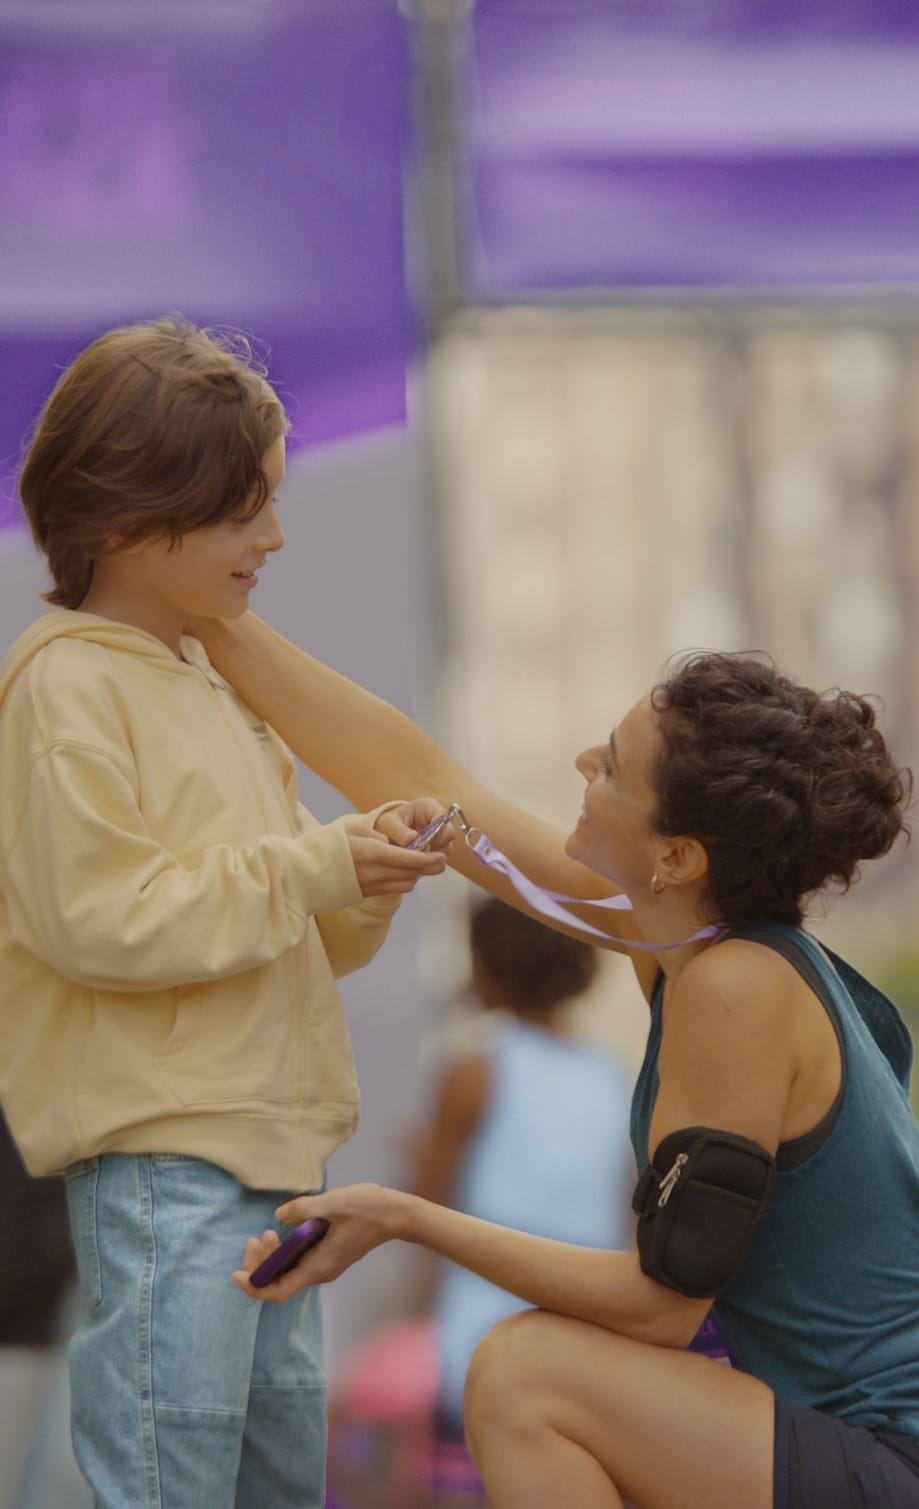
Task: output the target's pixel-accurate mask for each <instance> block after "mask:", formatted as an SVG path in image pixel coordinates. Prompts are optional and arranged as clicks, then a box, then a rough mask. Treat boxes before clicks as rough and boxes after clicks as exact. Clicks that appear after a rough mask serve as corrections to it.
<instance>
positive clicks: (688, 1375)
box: [467, 1311, 774, 1509]
mask: <svg viewBox="0 0 919 1509" xmlns="http://www.w3.org/2000/svg"><path fill="white" fill-rule="evenodd" d="M467 1429H468V1430H469V1434H470V1439H471V1442H472V1445H473V1448H474V1450H475V1454H476V1456H477V1458H478V1460H479V1465H480V1467H481V1469H482V1472H483V1476H484V1479H485V1484H486V1488H490V1487H491V1483H490V1477H491V1476H493V1475H495V1474H500V1475H501V1476H502V1478H503V1479H504V1480H505V1481H509V1477H508V1467H507V1453H508V1452H510V1453H514V1452H517V1451H520V1452H521V1453H527V1454H528V1456H529V1460H530V1461H531V1462H536V1461H537V1459H538V1457H539V1451H538V1450H537V1451H536V1452H535V1453H534V1442H535V1441H537V1440H538V1439H539V1438H540V1436H542V1439H543V1441H545V1439H546V1438H549V1439H551V1440H555V1441H556V1442H558V1443H559V1451H560V1452H561V1453H562V1454H564V1452H565V1451H567V1450H568V1449H569V1447H572V1446H573V1447H574V1448H576V1449H579V1450H580V1452H582V1453H584V1454H586V1456H587V1457H589V1458H592V1459H593V1460H594V1461H595V1462H596V1463H598V1464H599V1467H600V1469H601V1470H602V1473H603V1474H605V1476H606V1478H607V1479H608V1480H609V1481H610V1482H611V1483H612V1484H614V1485H615V1488H616V1489H617V1491H618V1493H619V1495H620V1496H621V1498H622V1499H624V1500H631V1501H634V1502H635V1503H636V1504H639V1505H640V1506H641V1509H715V1506H718V1505H726V1506H731V1509H735V1506H739V1505H743V1509H772V1502H773V1486H772V1485H773V1445H774V1396H773V1394H772V1391H771V1390H770V1389H768V1388H767V1387H766V1386H765V1385H764V1384H762V1383H760V1382H759V1381H758V1380H757V1379H754V1378H751V1377H750V1376H749V1375H747V1374H745V1373H740V1372H737V1371H734V1370H732V1369H730V1368H727V1367H724V1366H723V1365H721V1364H720V1363H718V1362H714V1361H712V1360H711V1359H710V1358H707V1357H703V1356H699V1355H698V1354H695V1353H691V1352H682V1351H677V1350H673V1349H670V1348H666V1347H655V1346H649V1345H646V1344H644V1343H642V1342H638V1341H632V1340H630V1339H629V1338H627V1337H622V1336H617V1335H616V1334H614V1333H612V1332H609V1331H605V1330H602V1329H601V1328H599V1327H597V1326H591V1325H588V1324H587V1323H585V1322H583V1321H577V1320H570V1319H567V1318H565V1317H563V1316H557V1315H550V1314H547V1313H545V1312H541V1311H535V1312H531V1313H529V1314H524V1315H521V1316H515V1317H513V1318H512V1319H510V1320H508V1321H504V1322H502V1324H501V1325H499V1326H497V1327H496V1328H495V1330H494V1331H493V1332H492V1333H491V1334H490V1336H488V1337H487V1338H486V1340H485V1342H484V1343H483V1344H482V1346H481V1347H480V1349H479V1351H478V1352H477V1353H476V1356H475V1358H474V1359H473V1364H472V1367H471V1368H470V1372H469V1380H468V1385H467ZM544 1456H545V1462H546V1468H545V1471H543V1472H542V1473H541V1476H540V1475H537V1474H534V1482H535V1487H534V1489H533V1490H531V1493H530V1497H529V1500H527V1502H530V1503H531V1504H532V1509H541V1506H542V1502H543V1500H541V1499H540V1498H539V1493H540V1491H542V1490H541V1488H540V1483H545V1485H546V1492H547V1494H549V1493H550V1492H551V1490H550V1489H549V1486H548V1485H549V1482H550V1478H551V1460H550V1458H551V1448H550V1449H549V1451H547V1452H545V1453H544ZM564 1470H565V1469H564V1467H562V1466H561V1464H560V1467H559V1471H560V1475H561V1474H563V1473H564ZM534 1492H535V1494H536V1496H535V1497H534V1496H533V1494H534ZM512 1501H513V1498H512V1495H509V1496H508V1498H507V1502H512ZM521 1501H523V1500H521ZM603 1501H604V1500H603V1498H602V1496H600V1495H598V1497H597V1500H596V1502H597V1503H598V1504H599V1503H601V1502H603ZM498 1502H499V1503H500V1498H499V1499H498ZM544 1502H545V1503H546V1504H548V1503H549V1497H546V1499H545V1500H544ZM606 1502H611V1503H614V1502H615V1500H613V1499H609V1498H607V1500H606ZM585 1509H586V1506H585Z"/></svg>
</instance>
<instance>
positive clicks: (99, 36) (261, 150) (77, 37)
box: [0, 0, 413, 522]
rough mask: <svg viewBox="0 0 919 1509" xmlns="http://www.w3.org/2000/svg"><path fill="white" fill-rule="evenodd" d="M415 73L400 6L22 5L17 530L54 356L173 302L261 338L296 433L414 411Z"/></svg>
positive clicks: (6, 383) (9, 99)
mask: <svg viewBox="0 0 919 1509" xmlns="http://www.w3.org/2000/svg"><path fill="white" fill-rule="evenodd" d="M408 82H409V55H408V46H407V37H406V23H405V21H404V20H403V19H402V18H401V17H400V15H399V12H398V7H397V5H396V3H395V0H272V3H270V4H267V3H264V4H256V3H254V0H220V3H213V0H182V3H180V4H156V5H148V4H147V3H146V0H115V3H103V4H99V3H91V0H29V3H27V4H22V5H20V4H16V3H13V0H7V3H6V4H5V5H4V6H3V7H2V8H0V391H2V395H3V396H2V400H0V484H2V487H0V491H2V492H3V493H4V494H5V504H6V518H7V520H9V519H10V518H11V517H12V516H13V514H14V505H13V504H12V503H11V501H10V499H11V494H12V480H11V479H12V476H13V475H14V473H15V470H16V466H17V463H18V458H19V454H20V449H21V445H22V441H23V438H24V436H25V434H26V432H27V430H28V428H29V425H30V423H31V421H32V420H33V418H34V416H35V413H36V410H37V408H38V407H39V406H40V404H41V402H42V400H43V398H44V397H45V396H46V394H47V392H48V391H49V389H50V388H51V386H52V384H53V381H54V378H55V375H56V369H59V368H60V367H62V366H64V365H65V364H66V363H67V362H68V361H69V360H70V358H71V357H72V356H73V355H74V354H75V352H76V351H77V350H78V349H79V348H80V347H81V346H83V345H84V344H85V343H86V342H87V341H88V340H89V339H91V338H92V337H93V336H94V335H96V334H98V333H99V332H100V331H101V330H103V329H106V328H108V327H110V326H112V325H116V324H120V323H123V322H127V321H131V320H135V319H141V318H145V317H148V316H151V315H155V314H162V313H167V312H171V311H176V310H178V311H181V313H183V314H185V315H187V316H188V317H189V318H191V319H193V320H195V321H197V322H200V323H208V324H218V325H229V326H233V327H234V328H237V329H243V330H245V331H246V332H247V333H250V334H252V335H254V336H255V337H256V344H257V346H258V347H259V348H260V349H261V350H262V351H263V353H264V354H265V355H266V356H267V361H268V365H269V370H270V374H271V377H272V380H273V381H274V382H275V384H276V386H277V387H278V389H279V391H280V392H281V396H282V398H283V399H284V400H285V402H286V403H287V406H288V409H289V411H290V413H291V418H292V421H293V428H294V433H293V440H294V442H295V443H297V442H300V443H316V442H320V441H325V440H330V439H333V438H335V437H339V436H343V435H347V434H349V433H353V432H354V431H357V430H362V429H367V428H371V427H375V426H379V425H385V424H391V423H394V422H400V421H402V420H403V419H404V416H405V401H406V399H405V368H406V361H407V358H408V355H409V351H410V346H411V342H412V337H413V321H412V317H411V311H410V307H409V302H408V297H407V293H406V287H405V277H404V255H403V236H402V171H403V154H404V151H405V148H406V145H407V124H408V101H409V87H408ZM265 348H267V351H266V350H265ZM2 517H3V499H2V498H0V522H2Z"/></svg>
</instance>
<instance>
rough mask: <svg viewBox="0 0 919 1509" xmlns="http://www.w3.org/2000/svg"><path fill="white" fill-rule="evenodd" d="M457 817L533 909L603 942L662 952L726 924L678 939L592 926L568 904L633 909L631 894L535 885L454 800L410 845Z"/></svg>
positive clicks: (471, 843) (470, 840)
mask: <svg viewBox="0 0 919 1509" xmlns="http://www.w3.org/2000/svg"><path fill="white" fill-rule="evenodd" d="M454 821H455V822H457V823H459V825H460V827H461V828H462V830H463V836H464V838H465V840H466V844H467V846H468V848H470V849H471V850H472V853H473V854H474V855H475V857H476V859H477V860H479V861H480V863H481V864H483V865H485V866H486V868H487V869H489V870H495V871H496V872H497V873H498V874H499V875H504V876H506V877H507V879H508V880H509V881H510V883H511V885H512V886H513V887H514V890H515V891H516V892H517V894H518V895H519V896H521V897H522V898H523V900H524V901H525V902H526V903H527V905H528V906H531V907H532V908H533V910H534V912H539V913H540V915H541V916H543V917H548V918H549V919H550V920H551V921H554V922H563V923H564V924H565V926H566V927H573V928H577V930H578V931H579V932H581V933H585V934H587V935H589V936H590V937H593V938H601V939H602V940H603V942H604V943H623V944H625V945H626V947H627V948H637V949H641V950H642V951H643V952H646V953H651V954H661V953H666V952H668V951H669V950H670V949H672V948H683V947H685V945H686V944H687V943H699V942H701V940H702V939H703V938H716V937H717V936H718V934H719V933H723V932H724V930H725V929H724V927H723V926H720V925H719V924H717V923H712V924H710V925H709V926H708V927H702V928H700V929H699V930H698V932H695V933H691V934H690V935H689V937H688V938H681V939H680V940H679V942H677V943H638V942H636V940H635V939H633V938H617V937H614V936H613V935H612V934H611V933H604V932H603V931H602V929H601V928H598V927H593V926H592V925H591V924H590V923H589V922H582V921H581V920H580V918H578V917H572V916H571V914H570V913H569V912H568V911H566V910H565V908H566V907H569V906H598V907H602V908H603V909H604V910H606V911H611V912H631V911H632V910H633V908H632V903H631V901H630V900H629V898H628V896H622V895H620V896H605V897H603V899H602V900H600V901H588V900H585V899H584V898H583V897H581V896H566V895H565V894H564V892H563V891H548V890H545V889H544V888H543V887H542V886H539V885H536V883H535V881H532V880H530V879H529V878H528V877H527V876H526V875H524V873H523V871H522V870H518V868H517V866H516V865H515V864H513V863H512V861H511V860H509V859H508V857H507V855H506V854H502V852H501V850H500V849H496V848H495V846H494V844H493V843H492V842H491V839H489V838H486V837H485V834H484V833H481V832H480V831H479V829H478V828H474V827H473V826H472V824H471V823H469V822H468V821H467V818H466V814H465V813H464V812H463V810H462V808H461V807H459V806H458V805H457V804H456V803H455V802H454V803H453V805H452V806H451V807H448V808H447V811H446V812H444V813H442V814H441V816H440V817H439V818H435V820H434V822H433V823H431V824H430V827H429V828H427V829H425V831H424V833H421V834H419V836H418V839H416V840H415V844H413V845H411V847H416V846H417V847H419V848H420V847H421V846H422V841H424V842H430V840H431V839H432V838H433V837H434V835H435V833H436V832H438V831H439V830H440V829H441V828H443V827H444V826H445V825H446V824H447V823H450V822H454ZM432 830H433V831H432ZM560 903H561V904H560Z"/></svg>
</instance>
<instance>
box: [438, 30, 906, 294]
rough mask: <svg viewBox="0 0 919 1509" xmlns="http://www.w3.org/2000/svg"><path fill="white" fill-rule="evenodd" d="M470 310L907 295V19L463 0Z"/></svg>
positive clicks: (467, 259) (466, 237)
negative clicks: (590, 290)
mask: <svg viewBox="0 0 919 1509" xmlns="http://www.w3.org/2000/svg"><path fill="white" fill-rule="evenodd" d="M469 60H470V61H469V71H468V76H467V83H468V90H467V96H466V98H467V134H468V160H469V165H470V176H469V185H468V188H469V193H468V197H467V204H468V206H469V217H468V221H467V225H466V228H465V241H464V252H465V257H466V266H467V272H468V275H469V279H470V282H471V284H472V285H473V287H474V288H475V289H476V290H477V291H478V292H479V293H480V294H484V295H497V296H505V295H514V294H520V293H523V292H526V291H527V290H558V289H570V288H583V287H598V286H599V287H616V286H623V285H626V286H633V287H634V286H639V287H651V288H655V287H657V288H659V287H661V286H662V285H676V286H684V287H686V286H689V287H697V288H704V287H716V286H738V287H742V288H751V287H769V286H775V285H781V286H785V287H787V286H789V285H799V286H801V287H814V286H817V285H824V286H826V285H834V284H835V285H842V284H858V285H862V284H873V283H882V284H891V283H897V284H917V283H919V192H917V189H919V85H917V80H919V7H917V6H916V5H914V4H910V5H903V4H900V5H891V4H885V3H882V0H833V3H832V4H819V3H807V0H795V3H788V0H785V3H775V0H772V3H764V0H706V3H702V0H699V3H693V4H674V3H673V0H643V3H641V4H640V5H639V4H630V3H626V0H621V3H616V4H611V3H610V0H478V5H477V7H476V11H475V15H474V24H473V29H472V46H471V48H470V54H469Z"/></svg>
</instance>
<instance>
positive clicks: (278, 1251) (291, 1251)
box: [249, 1216, 329, 1289]
mask: <svg viewBox="0 0 919 1509" xmlns="http://www.w3.org/2000/svg"><path fill="white" fill-rule="evenodd" d="M328 1229H329V1223H328V1221H323V1220H322V1218H321V1217H320V1216H314V1217H313V1218H312V1220H309V1221H303V1222H302V1223H301V1225H299V1226H297V1227H295V1229H294V1230H293V1231H292V1232H291V1234H290V1236H289V1237H285V1238H284V1240H283V1242H282V1243H281V1245H280V1247H276V1248H275V1249H274V1252H272V1253H270V1254H269V1255H268V1257H266V1258H265V1261H264V1262H263V1263H259V1265H258V1267H257V1268H256V1269H255V1270H254V1271H253V1272H252V1273H250V1274H249V1282H250V1284H252V1285H254V1287H255V1288H256V1289H262V1288H264V1286H265V1285H266V1284H270V1283H271V1281H272V1279H276V1278H280V1277H281V1274H282V1273H289V1272H290V1270H291V1268H295V1267H296V1265H297V1263H298V1262H299V1260H300V1258H301V1257H302V1256H303V1254H304V1252H307V1251H308V1250H309V1248H310V1247H315V1245H316V1243H317V1242H318V1241H319V1240H320V1238H321V1237H324V1236H325V1234H326V1232H327V1231H328Z"/></svg>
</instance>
